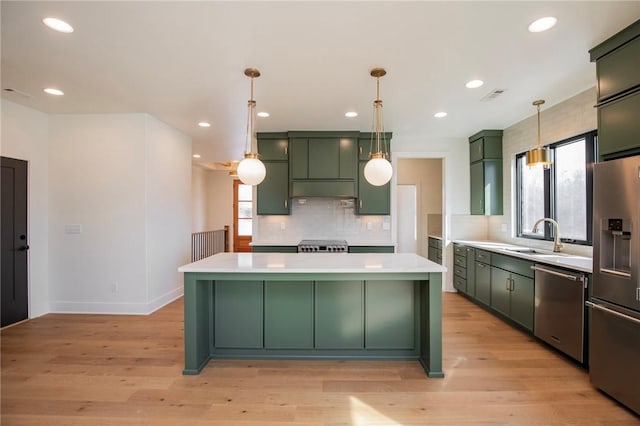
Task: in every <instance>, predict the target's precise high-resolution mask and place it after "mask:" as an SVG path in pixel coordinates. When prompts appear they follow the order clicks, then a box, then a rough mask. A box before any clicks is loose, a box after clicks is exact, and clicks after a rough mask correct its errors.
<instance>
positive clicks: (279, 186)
mask: <svg viewBox="0 0 640 426" xmlns="http://www.w3.org/2000/svg"><path fill="white" fill-rule="evenodd" d="M264 167H265V169H266V170H267V174H266V176H265V178H264V180H263V181H262V183H261V184H260V185H258V189H257V202H258V206H257V212H258V214H265V215H266V214H289V212H290V210H289V163H287V162H284V161H265V162H264Z"/></svg>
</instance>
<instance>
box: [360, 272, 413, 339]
mask: <svg viewBox="0 0 640 426" xmlns="http://www.w3.org/2000/svg"><path fill="white" fill-rule="evenodd" d="M365 286H366V287H365V289H366V291H365V298H366V299H365V306H366V307H367V315H366V323H365V330H366V339H365V342H366V348H367V349H413V346H414V312H413V308H414V307H413V301H414V295H413V293H414V290H413V281H367V282H365Z"/></svg>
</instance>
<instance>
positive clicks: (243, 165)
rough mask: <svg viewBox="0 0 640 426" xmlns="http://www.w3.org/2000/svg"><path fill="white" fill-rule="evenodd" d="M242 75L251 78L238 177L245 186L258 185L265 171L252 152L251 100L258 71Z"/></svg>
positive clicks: (253, 106)
mask: <svg viewBox="0 0 640 426" xmlns="http://www.w3.org/2000/svg"><path fill="white" fill-rule="evenodd" d="M244 75H246V76H247V77H249V78H251V99H249V103H248V106H249V110H248V116H247V132H246V138H245V152H244V159H243V160H242V161H240V163H239V164H238V169H237V173H238V177H239V178H240V180H241V181H242V183H244V184H246V185H259V184H260V182H262V181H263V180H264V177H265V176H266V174H267V171H266V169H265V167H264V164H263V163H262V161H260V159H259V154H258V150H257V148H256V152H254V151H253V147H254V146H256V145H257V143H256V133H255V120H256V101H254V100H253V79H254V78H258V77H260V71H259V70H258V69H256V68H247V69H245V70H244Z"/></svg>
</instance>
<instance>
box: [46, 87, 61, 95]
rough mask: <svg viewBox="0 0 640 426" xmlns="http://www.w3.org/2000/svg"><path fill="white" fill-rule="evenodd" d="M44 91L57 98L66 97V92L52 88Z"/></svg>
mask: <svg viewBox="0 0 640 426" xmlns="http://www.w3.org/2000/svg"><path fill="white" fill-rule="evenodd" d="M44 91H45V92H46V93H48V94H50V95H55V96H62V95H64V92H63V91H62V90H59V89H54V88H52V87H47V88H46V89H44Z"/></svg>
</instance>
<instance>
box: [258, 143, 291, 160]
mask: <svg viewBox="0 0 640 426" xmlns="http://www.w3.org/2000/svg"><path fill="white" fill-rule="evenodd" d="M288 150H289V140H288V139H284V138H283V139H258V152H259V153H260V159H261V160H263V161H287V160H288V159H289V151H288Z"/></svg>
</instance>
